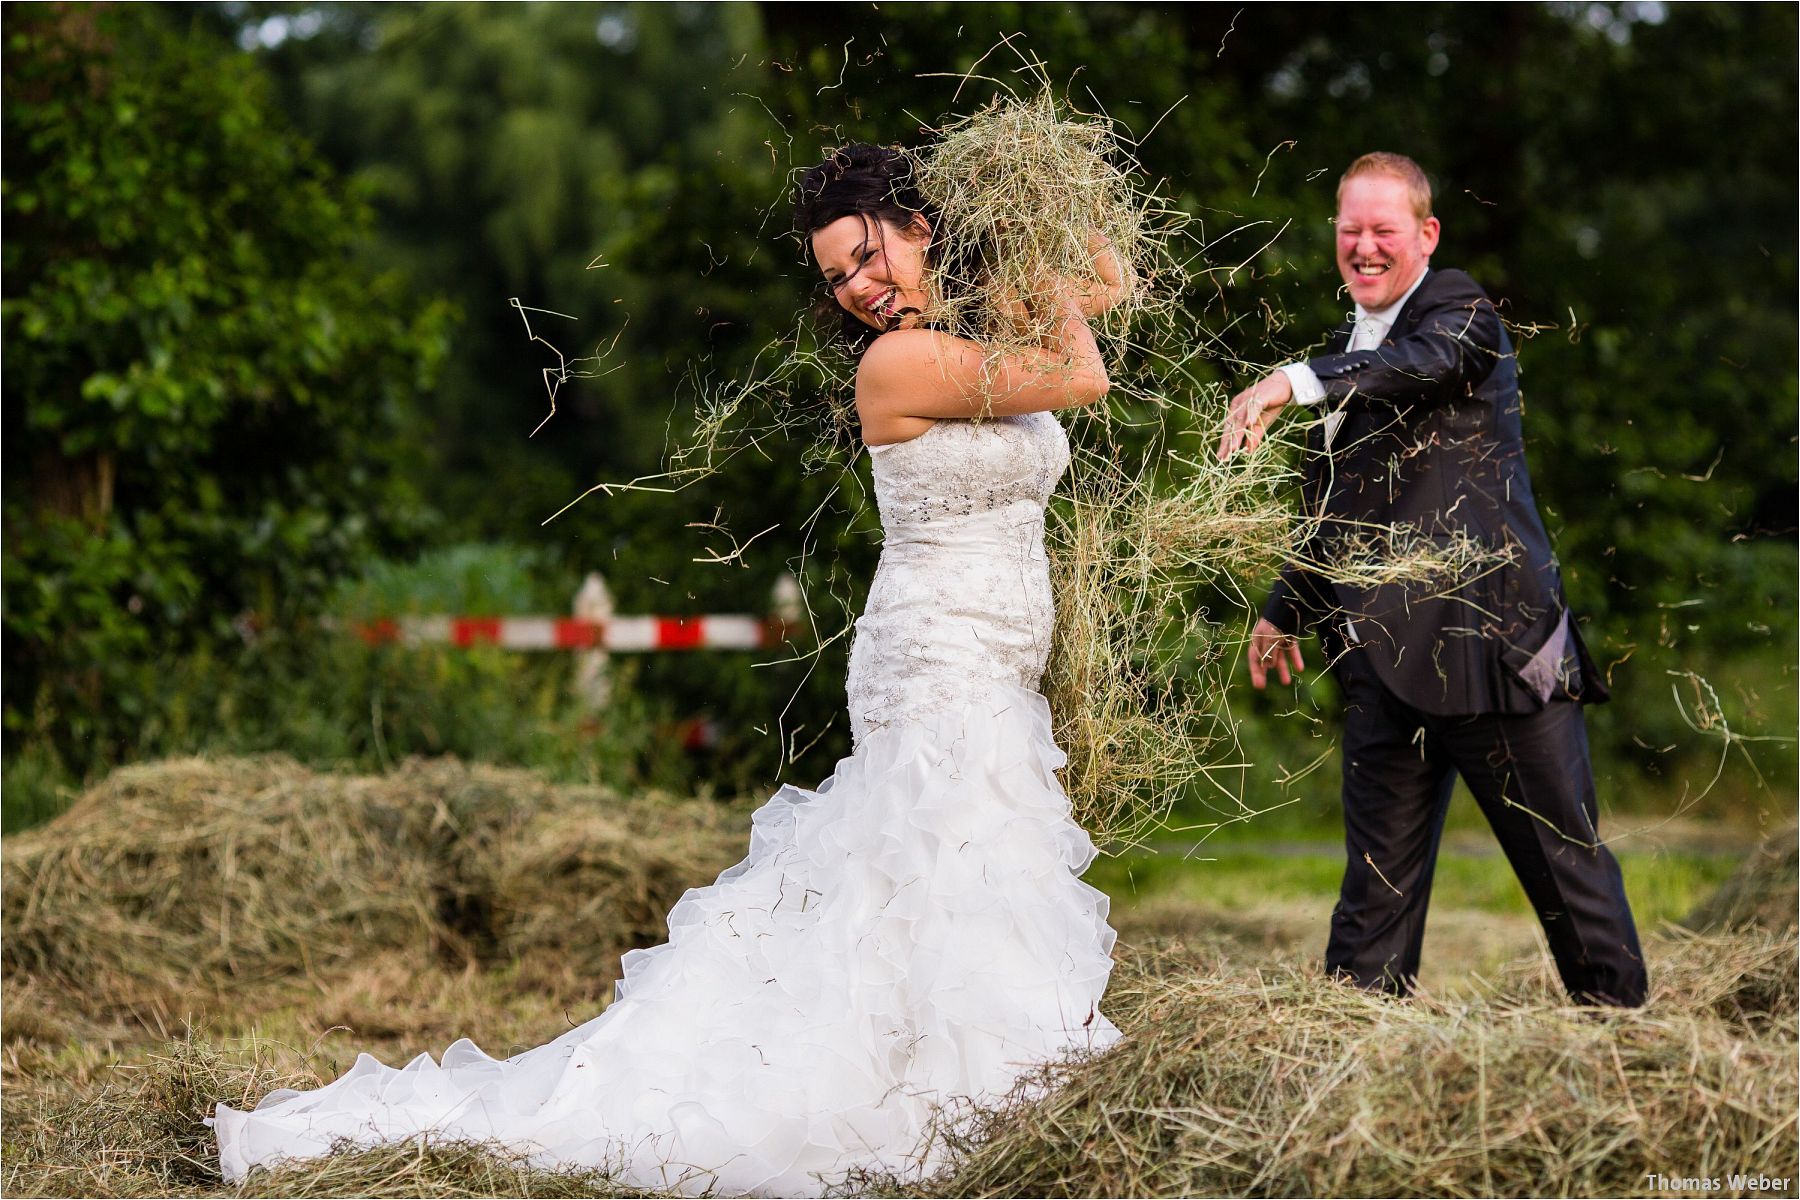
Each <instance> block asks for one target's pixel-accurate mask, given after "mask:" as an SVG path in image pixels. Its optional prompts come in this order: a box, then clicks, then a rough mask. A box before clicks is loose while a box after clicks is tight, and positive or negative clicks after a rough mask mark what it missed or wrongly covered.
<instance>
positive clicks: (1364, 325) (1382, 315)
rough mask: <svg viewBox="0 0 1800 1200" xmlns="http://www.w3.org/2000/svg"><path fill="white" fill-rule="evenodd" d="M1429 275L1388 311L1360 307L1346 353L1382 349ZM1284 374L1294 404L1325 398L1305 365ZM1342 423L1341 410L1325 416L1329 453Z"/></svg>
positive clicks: (1284, 369) (1285, 368)
mask: <svg viewBox="0 0 1800 1200" xmlns="http://www.w3.org/2000/svg"><path fill="white" fill-rule="evenodd" d="M1429 271H1430V269H1429V267H1428V268H1427V269H1426V270H1424V271H1420V272H1419V277H1418V278H1417V279H1415V280H1413V282H1412V286H1411V287H1409V288H1407V289H1406V294H1405V295H1404V296H1402V297H1400V298H1399V299H1398V300H1396V301H1394V302H1393V303H1392V304H1390V305H1388V306H1387V307H1386V308H1378V309H1375V310H1374V311H1373V312H1371V311H1369V310H1368V309H1366V308H1364V307H1363V306H1362V305H1360V304H1359V305H1357V306H1356V327H1355V328H1354V329H1352V330H1351V331H1350V344H1349V345H1348V346H1346V347H1345V350H1346V351H1351V350H1373V349H1375V347H1377V346H1379V345H1381V343H1382V342H1383V341H1384V340H1385V339H1386V338H1387V335H1388V330H1390V329H1392V328H1393V327H1394V318H1395V317H1397V316H1399V315H1400V310H1401V309H1403V308H1405V307H1406V302H1407V301H1408V300H1411V299H1412V294H1413V293H1414V292H1416V291H1418V290H1419V285H1420V284H1421V283H1424V282H1425V276H1426V275H1427V274H1428V273H1429ZM1281 373H1282V374H1284V375H1286V376H1287V377H1288V383H1289V384H1290V385H1292V387H1293V389H1294V403H1295V404H1305V405H1313V404H1317V403H1318V402H1319V401H1321V400H1323V399H1324V398H1325V385H1324V384H1322V383H1320V382H1319V377H1318V376H1317V375H1315V374H1313V369H1312V368H1311V367H1309V366H1307V365H1306V363H1305V362H1304V361H1302V362H1292V363H1288V364H1286V365H1285V366H1283V367H1282V368H1281ZM1343 423H1344V414H1343V412H1342V410H1340V411H1337V412H1328V413H1326V414H1325V448H1326V449H1327V450H1329V449H1331V441H1332V439H1333V438H1334V437H1336V436H1337V431H1338V426H1339V425H1342V424H1343Z"/></svg>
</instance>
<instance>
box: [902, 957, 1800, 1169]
mask: <svg viewBox="0 0 1800 1200" xmlns="http://www.w3.org/2000/svg"><path fill="white" fill-rule="evenodd" d="M1651 948H1652V953H1653V958H1652V974H1653V976H1654V977H1655V978H1656V979H1657V983H1656V987H1655V991H1654V994H1653V995H1652V997H1651V1000H1650V1003H1649V1004H1648V1006H1646V1007H1645V1008H1644V1009H1642V1010H1640V1011H1636V1012H1623V1013H1602V1012H1599V1011H1597V1010H1592V1009H1575V1008H1570V1007H1567V1006H1566V1002H1565V1001H1564V1000H1563V999H1562V997H1561V995H1560V993H1559V992H1558V990H1557V989H1556V988H1555V986H1554V983H1553V981H1552V980H1551V979H1550V978H1549V977H1548V976H1547V975H1546V974H1545V973H1544V972H1543V971H1542V970H1541V968H1540V966H1539V965H1537V964H1531V965H1530V966H1528V967H1527V968H1524V969H1523V970H1522V971H1520V972H1519V973H1517V974H1515V975H1513V976H1511V977H1509V978H1507V979H1505V980H1503V981H1502V982H1501V984H1500V985H1499V986H1498V987H1496V988H1495V989H1494V990H1493V991H1492V992H1491V994H1489V995H1486V996H1483V997H1481V998H1479V999H1475V1000H1463V1001H1455V1002H1450V1001H1442V1000H1434V999H1433V998H1431V997H1428V996H1422V997H1418V998H1415V999H1414V1000H1412V1001H1409V1002H1405V1003H1397V1002H1393V1001H1390V1000H1386V999H1381V998H1376V997H1371V996H1368V995H1366V994H1364V993H1361V992H1358V991H1354V990H1351V989H1349V988H1346V987H1342V986H1339V985H1336V984H1332V983H1329V982H1327V981H1326V980H1325V979H1324V978H1322V977H1321V976H1320V975H1318V974H1317V973H1316V972H1315V971H1312V970H1306V969H1299V968H1287V969H1276V970H1256V969H1243V968H1239V969H1235V970H1229V969H1227V970H1221V969H1219V968H1218V967H1217V966H1216V963H1215V962H1210V961H1209V962H1202V963H1200V964H1198V969H1195V966H1196V965H1195V964H1193V963H1191V962H1190V961H1189V960H1188V959H1187V957H1186V956H1185V955H1183V954H1181V953H1164V954H1161V955H1152V956H1148V957H1145V958H1141V959H1139V960H1137V961H1134V962H1132V963H1130V964H1129V965H1125V966H1122V968H1121V971H1120V978H1119V982H1118V983H1117V984H1116V985H1115V986H1114V988H1113V989H1112V990H1111V992H1110V993H1109V995H1108V1005H1109V1007H1110V1009H1111V1011H1112V1013H1113V1016H1114V1019H1115V1020H1117V1021H1118V1022H1119V1023H1120V1024H1121V1026H1122V1027H1123V1028H1125V1029H1126V1031H1127V1033H1128V1035H1129V1036H1128V1037H1127V1039H1126V1040H1125V1042H1124V1043H1123V1044H1122V1045H1121V1046H1120V1047H1118V1048H1117V1049H1116V1050H1114V1051H1112V1052H1111V1053H1109V1054H1107V1055H1105V1056H1103V1057H1100V1058H1096V1059H1093V1060H1090V1061H1086V1062H1076V1063H1073V1064H1067V1065H1064V1066H1060V1067H1057V1068H1055V1069H1052V1070H1051V1071H1049V1072H1046V1073H1045V1075H1044V1076H1043V1078H1042V1079H1040V1080H1038V1081H1036V1082H1037V1083H1038V1084H1046V1083H1047V1084H1048V1085H1050V1088H1051V1090H1050V1091H1049V1092H1048V1094H1047V1095H1041V1096H1039V1097H1037V1098H1034V1099H1028V1100H1024V1101H1021V1102H1019V1103H1017V1104H1015V1105H1013V1106H1011V1107H1009V1108H1005V1109H1002V1110H1000V1111H998V1112H994V1113H991V1114H988V1115H986V1116H985V1117H984V1118H983V1119H981V1120H979V1121H976V1122H974V1123H973V1124H971V1125H969V1126H967V1127H966V1128H965V1130H964V1131H963V1136H964V1139H965V1141H964V1149H965V1153H964V1154H963V1157H962V1158H961V1161H960V1162H959V1163H958V1165H957V1167H956V1169H955V1170H954V1171H953V1172H951V1173H950V1174H948V1175H946V1176H945V1177H943V1178H942V1179H939V1180H937V1181H934V1183H933V1184H932V1185H931V1186H930V1187H929V1189H928V1194H931V1195H937V1196H1021V1195H1025V1196H1205V1195H1276V1196H1304V1195H1319V1196H1323V1195H1337V1196H1405V1195H1441V1196H1537V1195H1636V1194H1640V1193H1641V1192H1642V1190H1643V1187H1644V1178H1645V1175H1646V1174H1647V1173H1649V1172H1658V1171H1660V1172H1663V1173H1667V1172H1669V1170H1670V1169H1671V1166H1672V1165H1674V1164H1679V1166H1680V1169H1681V1171H1682V1173H1683V1174H1688V1175H1703V1176H1708V1177H1711V1176H1718V1177H1721V1178H1724V1177H1725V1176H1727V1175H1729V1174H1730V1173H1732V1172H1743V1171H1748V1172H1751V1173H1753V1174H1754V1173H1756V1172H1761V1173H1763V1174H1766V1175H1770V1176H1785V1177H1787V1178H1789V1179H1793V1178H1795V1176H1796V1171H1797V1164H1796V1161H1795V1160H1796V1150H1795V1142H1794V1126H1795V1120H1796V1100H1795V1089H1794V1055H1795V1007H1794V991H1793V988H1792V987H1791V986H1787V987H1776V988H1771V989H1767V990H1764V991H1762V992H1760V993H1759V994H1760V996H1761V999H1760V1000H1758V1001H1747V998H1746V995H1745V989H1744V987H1743V981H1744V980H1746V979H1750V980H1755V979H1764V978H1765V977H1766V978H1770V979H1773V978H1776V977H1781V978H1786V979H1789V980H1791V978H1792V976H1793V975H1794V972H1795V967H1796V964H1795V956H1794V948H1795V947H1794V940H1793V938H1792V937H1791V936H1778V937H1771V936H1770V935H1767V934H1761V933H1755V932H1751V933H1738V934H1728V935H1718V936H1713V937H1709V938H1694V939H1686V938H1683V939H1678V940H1675V941H1672V942H1667V943H1659V942H1655V941H1653V942H1652V947H1651ZM1754 990H1755V989H1752V991H1754ZM1728 996H1729V997H1734V999H1733V1000H1732V1001H1731V1002H1730V1003H1728V1004H1724V1005H1722V1004H1721V1001H1722V999H1723V998H1725V997H1728Z"/></svg>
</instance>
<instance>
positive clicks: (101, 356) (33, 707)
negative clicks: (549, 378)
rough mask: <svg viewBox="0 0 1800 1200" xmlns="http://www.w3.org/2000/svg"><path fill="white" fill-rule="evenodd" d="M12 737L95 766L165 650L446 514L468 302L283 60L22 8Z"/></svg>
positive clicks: (18, 21)
mask: <svg viewBox="0 0 1800 1200" xmlns="http://www.w3.org/2000/svg"><path fill="white" fill-rule="evenodd" d="M5 36H6V57H5V68H4V95H5V115H4V148H5V162H6V174H5V180H4V203H3V210H4V214H5V220H6V222H7V238H6V241H5V248H4V266H5V289H4V296H3V298H0V319H3V321H4V331H5V340H6V347H7V370H6V373H5V378H4V414H5V416H4V419H5V468H6V472H5V474H6V479H5V493H4V521H5V535H6V536H5V541H6V546H5V571H4V576H5V581H4V588H5V603H6V612H5V623H4V630H5V659H6V678H5V724H6V730H7V736H8V742H9V745H10V744H11V743H12V742H13V741H14V740H15V739H16V738H17V736H18V735H20V734H21V733H22V732H25V731H27V730H33V731H35V732H37V733H39V734H42V735H46V736H49V737H51V738H53V739H54V740H55V742H56V744H57V747H58V749H59V751H60V752H61V754H62V756H63V758H64V760H65V761H66V762H67V763H68V764H70V765H71V766H73V767H75V768H76V769H78V770H81V769H84V768H86V767H88V766H90V765H97V764H102V763H105V762H109V761H112V760H114V759H116V757H117V756H118V755H119V754H120V753H122V752H123V751H124V750H125V749H126V748H127V747H128V746H129V745H130V743H131V741H132V737H133V732H134V729H135V728H136V726H137V725H138V723H139V722H141V721H142V720H143V719H144V717H145V715H146V713H147V712H148V711H149V710H150V709H151V708H152V707H153V706H154V705H155V704H156V703H157V693H156V687H155V678H154V663H155V660H156V658H157V656H159V655H161V654H165V653H169V652H175V651H180V650H182V649H183V648H192V647H195V646H197V645H203V644H205V645H217V644H221V643H227V644H228V643H230V642H232V641H233V640H235V639H236V638H237V637H238V636H239V635H240V634H241V633H242V632H244V631H247V630H248V629H249V628H250V627H251V626H250V625H247V624H246V623H245V622H246V620H247V619H248V620H251V621H254V620H261V621H264V622H268V621H278V620H285V619H287V618H288V617H289V616H290V615H291V614H293V613H295V612H299V611H305V610H306V608H307V606H308V604H309V603H311V602H315V601H316V600H317V598H318V597H319V596H321V595H322V594H323V591H324V589H325V588H326V587H328V586H329V585H330V583H331V582H332V581H333V580H334V579H335V578H336V577H338V576H340V575H342V574H344V573H346V572H349V571H351V570H352V569H354V568H355V567H356V566H357V565H358V564H359V563H360V562H362V561H363V560H364V559H366V558H367V557H368V556H369V555H370V554H372V553H375V552H377V551H381V550H384V549H392V548H395V547H398V546H400V545H402V544H405V543H408V542H409V541H411V540H413V539H414V538H416V536H417V535H418V533H419V532H420V530H421V529H422V527H423V522H424V520H425V518H426V513H425V510H424V509H423V508H422V506H421V505H420V504H419V502H418V498H417V496H416V493H415V490H414V488H413V486H412V484H411V482H410V481H409V479H408V473H407V470H406V466H407V464H408V462H409V461H410V460H412V459H414V458H415V457H416V455H415V454H414V453H413V452H412V451H411V450H410V449H409V448H408V447H409V443H413V442H416V437H417V434H418V432H419V430H418V427H417V426H416V425H415V424H414V423H413V421H412V415H413V412H414V409H415V405H416V404H417V402H418V400H419V398H420V397H421V396H422V395H424V394H426V393H428V392H429V391H430V389H431V387H432V385H433V379H434V375H435V372H436V369H437V365H438V363H439V361H440V359H441V357H442V355H443V351H444V345H445V331H446V326H447V316H448V314H447V311H446V309H445V307H444V306H443V305H441V304H438V303H434V302H428V301H422V300H421V299H420V298H419V297H418V296H416V295H415V294H413V293H412V292H411V291H410V290H409V288H408V285H407V284H406V282H405V280H404V279H402V278H401V277H400V276H398V275H396V274H391V273H390V274H376V273H373V272H371V271H370V270H368V269H367V268H366V267H365V266H364V265H362V263H361V261H360V259H359V257H358V250H359V247H360V246H361V244H362V241H363V238H364V237H365V236H366V234H367V231H368V228H369V214H368V210H367V208H366V206H365V205H364V204H362V203H361V202H360V201H358V200H356V199H355V198H353V197H351V196H349V195H347V194H346V193H345V191H344V189H343V188H342V187H340V186H339V185H338V184H337V183H335V182H334V180H333V178H332V176H331V174H330V172H329V171H328V170H326V169H325V168H324V167H323V165H322V164H321V163H320V162H319V160H318V158H317V157H316V156H315V155H314V154H313V152H312V151H311V150H310V148H309V147H308V145H307V144H306V143H305V142H304V141H303V140H302V139H301V138H300V137H299V136H298V135H297V134H295V133H294V132H293V130H292V129H291V128H290V127H289V126H288V125H287V124H286V122H285V121H284V120H283V118H282V116H281V115H280V113H279V111H278V110H277V109H276V108H275V106H274V105H273V104H272V102H271V98H270V92H269V88H268V86H267V83H266V81H265V80H264V78H263V77H262V76H261V74H260V73H259V71H258V69H257V68H256V66H255V65H254V64H253V63H251V62H250V61H248V60H247V59H245V58H244V57H243V56H242V55H239V54H237V53H235V52H233V51H232V50H231V49H230V47H228V46H226V45H224V44H221V43H220V42H219V41H218V40H217V39H216V38H214V37H212V36H210V35H207V34H204V33H198V34H183V33H179V32H176V31H173V30H171V29H169V28H167V27H166V26H165V24H164V22H163V18H162V16H161V15H160V13H159V11H158V10H156V9H153V8H149V7H147V6H146V7H136V6H128V7H121V8H98V7H97V8H90V7H85V6H63V5H54V6H52V5H44V6H38V5H30V6H26V5H21V6H16V7H10V8H9V9H8V11H7V13H6V35H5Z"/></svg>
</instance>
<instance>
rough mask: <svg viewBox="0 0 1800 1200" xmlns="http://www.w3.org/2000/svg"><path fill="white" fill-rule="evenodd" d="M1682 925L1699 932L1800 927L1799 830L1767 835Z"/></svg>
mask: <svg viewBox="0 0 1800 1200" xmlns="http://www.w3.org/2000/svg"><path fill="white" fill-rule="evenodd" d="M1681 923H1682V924H1683V925H1685V926H1687V927H1688V928H1689V929H1699V930H1726V929H1742V928H1758V929H1770V930H1776V931H1780V930H1788V931H1790V932H1791V931H1792V930H1793V929H1794V928H1795V926H1796V925H1797V924H1800V830H1797V829H1795V827H1794V826H1792V825H1789V826H1788V827H1787V828H1786V829H1780V830H1777V831H1776V832H1775V833H1773V834H1770V835H1769V837H1768V838H1766V839H1765V840H1764V841H1763V843H1762V845H1760V846H1758V847H1757V848H1756V849H1755V850H1753V851H1751V853H1750V856H1749V857H1748V858H1746V859H1745V860H1744V861H1743V863H1742V865H1740V866H1739V867H1738V869H1737V870H1736V871H1735V872H1733V874H1732V876H1731V878H1730V879H1728V880H1726V881H1725V882H1724V884H1722V885H1721V886H1720V887H1719V890H1718V891H1716V892H1714V893H1713V894H1712V896H1711V897H1709V898H1708V899H1707V901H1706V903H1704V904H1702V905H1700V906H1699V907H1698V908H1696V909H1695V910H1694V911H1693V912H1691V913H1689V914H1688V915H1687V917H1685V918H1684V919H1683V920H1682V922H1681Z"/></svg>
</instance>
